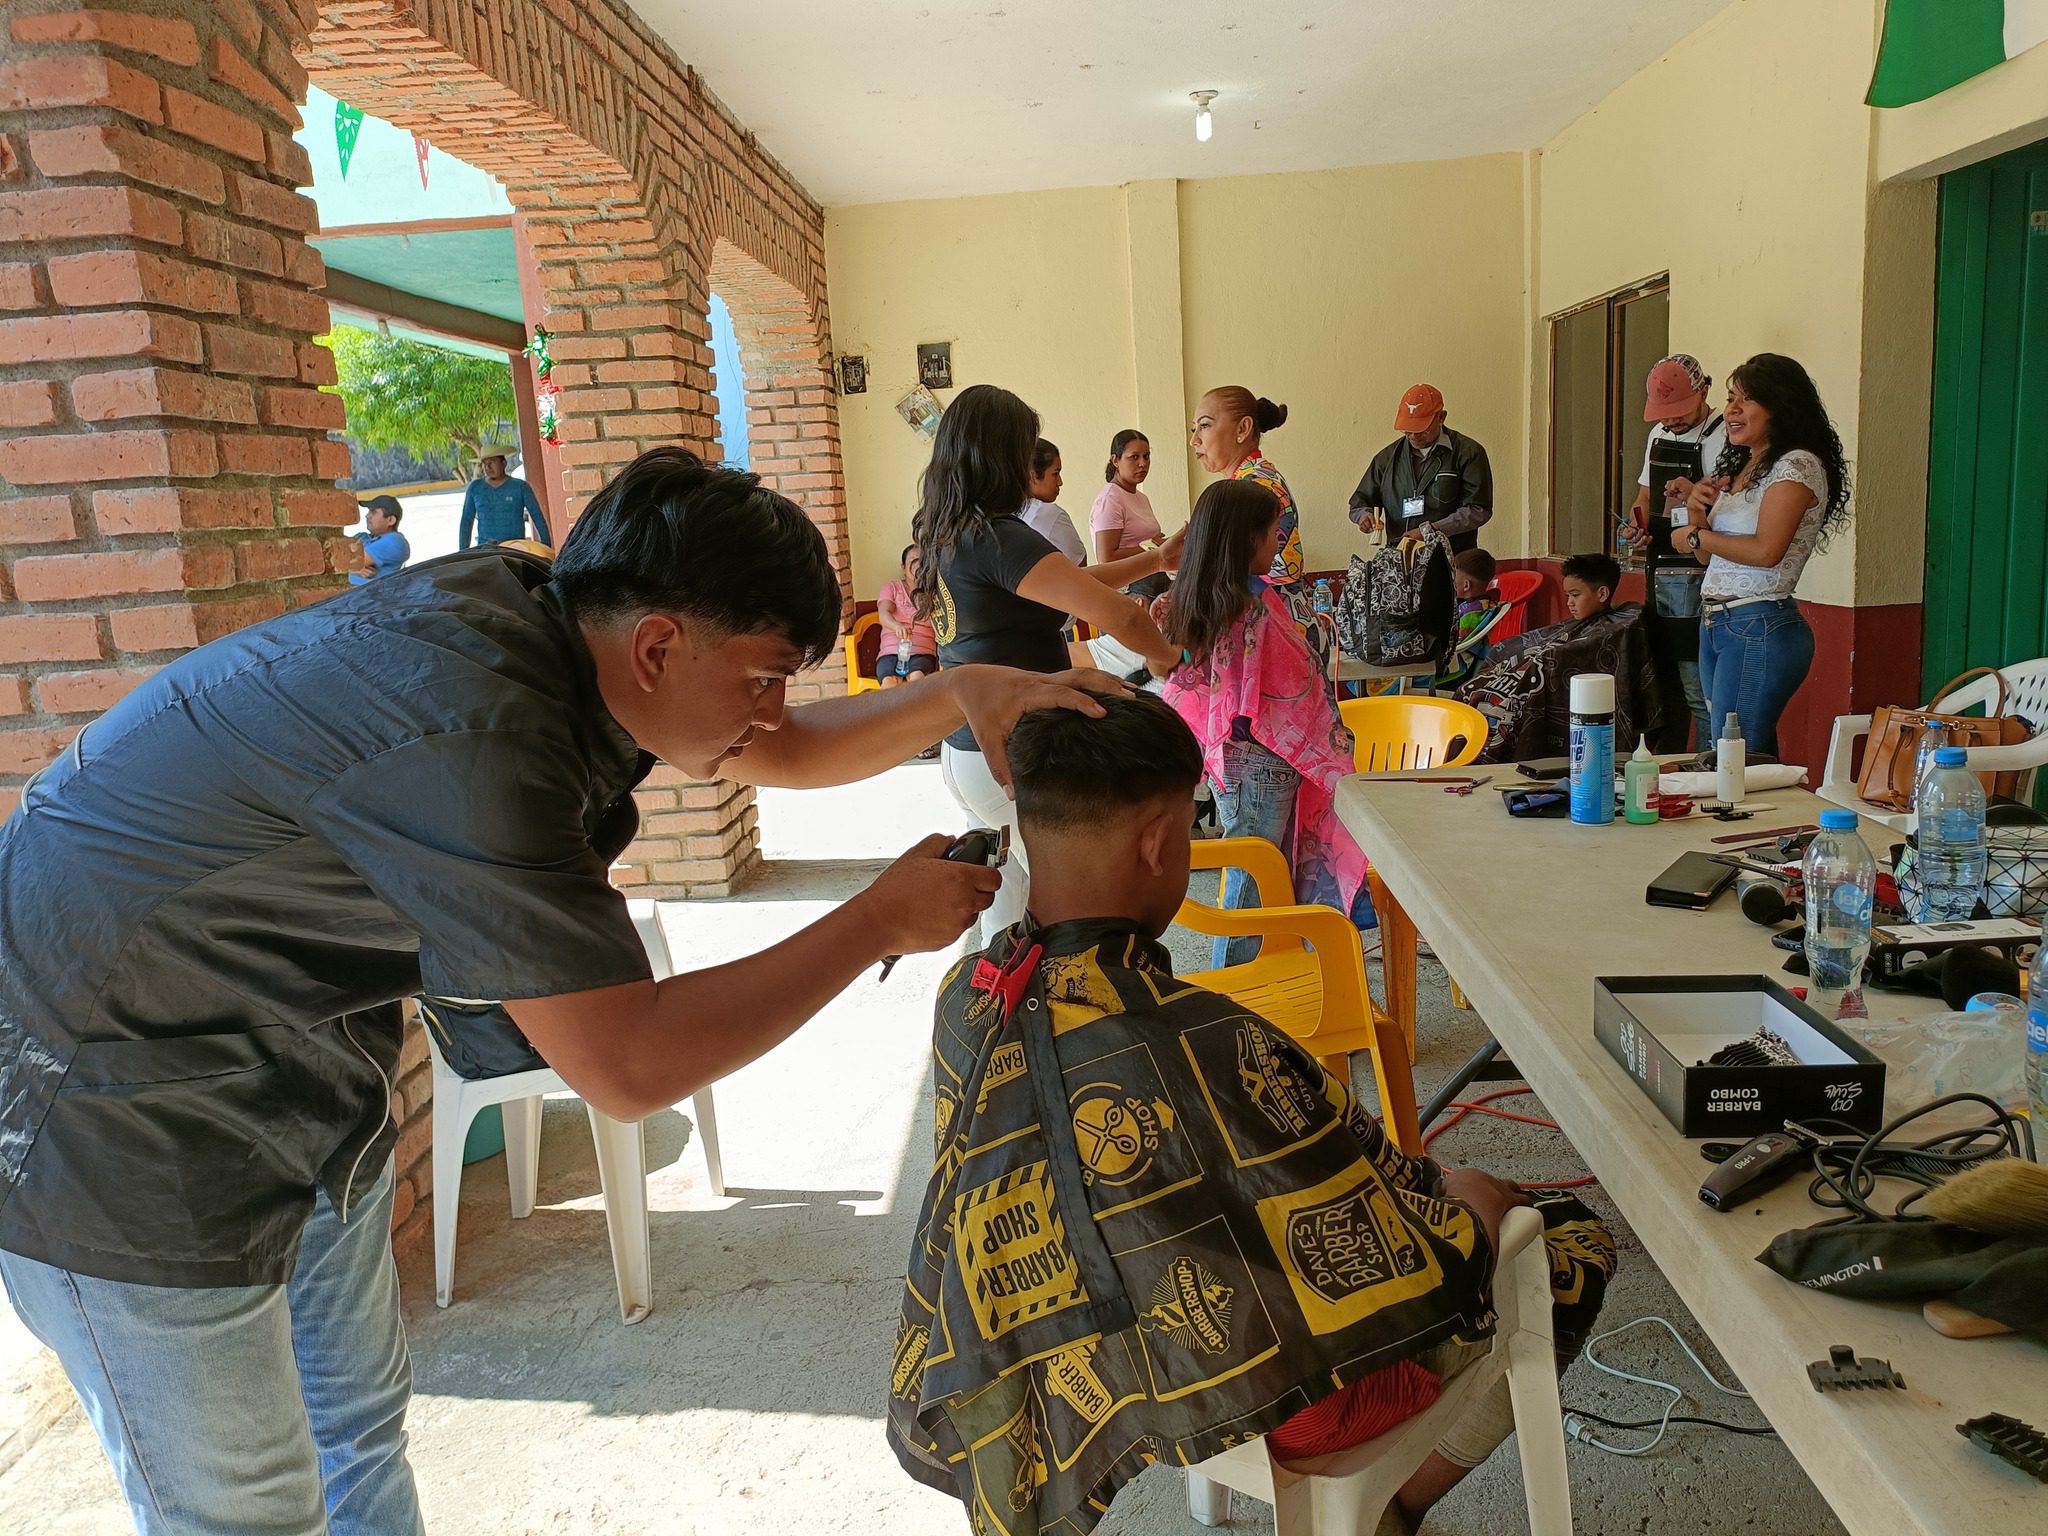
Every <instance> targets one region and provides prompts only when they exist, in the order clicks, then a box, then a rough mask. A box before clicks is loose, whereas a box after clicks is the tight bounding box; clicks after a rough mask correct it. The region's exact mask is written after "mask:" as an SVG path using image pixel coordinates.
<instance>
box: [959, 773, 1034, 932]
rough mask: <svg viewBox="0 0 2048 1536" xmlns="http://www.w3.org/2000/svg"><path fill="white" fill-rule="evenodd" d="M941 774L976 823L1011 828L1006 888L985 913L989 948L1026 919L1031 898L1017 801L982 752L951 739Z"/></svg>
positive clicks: (1005, 871)
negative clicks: (989, 766)
mask: <svg viewBox="0 0 2048 1536" xmlns="http://www.w3.org/2000/svg"><path fill="white" fill-rule="evenodd" d="M939 775H940V777H941V778H943V779H944V780H945V781H946V791H947V793H948V794H950V795H952V797H953V799H954V802H955V803H956V804H958V805H959V807H960V809H961V810H963V811H965V812H966V813H967V814H968V816H969V817H970V818H971V819H972V820H973V822H974V824H975V825H976V826H978V827H989V828H992V829H993V828H1001V827H1008V828H1009V829H1010V860H1009V862H1008V863H1007V864H1005V865H1004V866H1003V884H1002V889H1000V890H998V891H997V892H996V899H995V903H994V905H992V906H991V907H990V908H989V909H988V910H987V911H986V912H984V913H982V914H981V943H982V947H983V948H987V947H988V944H989V942H990V941H991V940H993V939H994V938H995V936H996V935H997V934H999V933H1001V932H1002V931H1003V930H1004V929H1005V928H1008V927H1009V926H1011V924H1013V923H1021V922H1022V921H1023V920H1024V909H1025V906H1026V904H1027V903H1028V902H1029V901H1030V899H1031V870H1030V868H1029V866H1028V865H1027V863H1026V862H1025V858H1024V839H1023V837H1022V836H1021V835H1020V834H1019V833H1018V831H1017V803H1016V801H1014V800H1012V799H1011V798H1010V797H1009V796H1008V795H1007V794H1005V793H1004V792H1003V786H1002V785H1000V784H998V783H997V782H996V779H995V775H994V774H992V773H990V772H989V771H988V760H987V759H986V758H984V757H983V756H982V755H981V754H980V753H979V752H965V751H962V750H961V749H960V748H958V747H956V746H954V745H953V744H952V743H951V742H948V743H947V744H946V745H945V746H944V747H943V748H941V749H940V751H939Z"/></svg>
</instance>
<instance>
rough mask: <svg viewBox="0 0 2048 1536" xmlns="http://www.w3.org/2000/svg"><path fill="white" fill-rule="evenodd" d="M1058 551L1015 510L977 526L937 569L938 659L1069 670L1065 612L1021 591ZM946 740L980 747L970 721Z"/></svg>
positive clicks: (949, 663) (934, 613) (947, 662)
mask: <svg viewBox="0 0 2048 1536" xmlns="http://www.w3.org/2000/svg"><path fill="white" fill-rule="evenodd" d="M1057 554H1059V551H1058V550H1057V549H1055V548H1053V546H1052V542H1051V541H1050V540H1049V539H1047V538H1046V537H1045V535H1044V534H1042V533H1039V532H1038V531H1037V530H1035V529H1033V528H1032V527H1030V526H1029V525H1028V524H1026V523H1025V522H1024V520H1023V519H1022V518H1020V517H1018V516H1016V515H1015V514H1014V513H1011V514H1007V515H1004V516H1001V517H990V518H985V519H982V520H979V521H977V522H976V523H975V524H973V525H972V526H971V527H970V528H969V529H968V530H967V532H966V533H965V534H964V535H962V537H961V539H960V543H959V545H958V546H957V547H956V548H955V549H954V550H953V553H952V555H951V556H950V557H949V558H947V559H946V560H944V561H943V562H941V564H940V567H939V595H938V599H937V601H936V602H935V603H934V604H933V606H932V629H933V631H934V632H935V633H936V634H937V635H938V639H939V661H940V663H941V664H942V665H944V666H948V667H959V666H965V665H967V664H968V663H970V662H990V663H993V664H994V665H996V666H1002V667H1016V668H1019V669H1020V670H1022V671H1025V672H1064V671H1065V670H1066V669H1067V667H1068V666H1069V665H1070V662H1069V661H1068V659H1067V643H1066V640H1065V638H1064V636H1063V635H1062V633H1061V631H1062V629H1063V628H1064V627H1065V625H1066V622H1067V616H1066V615H1065V614H1064V613H1061V612H1060V611H1059V610H1058V609H1056V608H1048V607H1046V606H1045V605H1044V604H1043V603H1034V602H1032V601H1031V600H1030V599H1029V598H1027V597H1019V596H1018V595H1017V587H1018V585H1019V584H1020V583H1021V582H1022V581H1023V580H1024V578H1025V577H1026V576H1027V575H1029V574H1030V572H1031V569H1032V567H1034V566H1036V565H1037V564H1038V563H1039V561H1041V560H1043V559H1044V558H1045V557H1046V556H1047V555H1057ZM1062 558H1064V557H1062ZM946 740H947V742H948V744H950V745H951V746H954V747H957V748H959V749H960V750H962V751H964V752H973V751H977V750H979V749H978V748H977V747H976V746H975V742H974V732H973V731H971V730H969V729H968V728H967V727H965V726H962V727H961V728H960V729H959V730H957V731H955V732H954V733H953V734H952V735H951V736H949V737H947V738H946Z"/></svg>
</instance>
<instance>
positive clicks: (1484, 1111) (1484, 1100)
mask: <svg viewBox="0 0 2048 1536" xmlns="http://www.w3.org/2000/svg"><path fill="white" fill-rule="evenodd" d="M1534 1091H1535V1090H1534V1089H1532V1088H1530V1087H1529V1085H1528V1084H1527V1083H1520V1084H1517V1085H1515V1086H1513V1087H1509V1088H1496V1089H1494V1090H1492V1091H1491V1092H1490V1093H1482V1094H1480V1095H1479V1097H1478V1098H1476V1099H1471V1100H1465V1099H1454V1100H1452V1102H1451V1105H1450V1107H1451V1108H1452V1109H1454V1110H1456V1111H1457V1113H1456V1114H1454V1115H1451V1116H1449V1117H1447V1118H1445V1119H1443V1120H1441V1121H1439V1122H1438V1123H1437V1124H1435V1125H1433V1126H1431V1127H1430V1128H1429V1130H1427V1131H1426V1132H1424V1133H1423V1137H1422V1150H1423V1152H1424V1153H1425V1154H1427V1153H1428V1151H1429V1144H1430V1143H1431V1142H1433V1141H1435V1140H1436V1139H1437V1137H1439V1136H1441V1135H1443V1133H1444V1132H1445V1131H1448V1130H1449V1129H1450V1128H1451V1127H1452V1126H1454V1125H1457V1124H1458V1123H1459V1122H1461V1121H1462V1120H1464V1119H1465V1118H1466V1117H1467V1116H1468V1115H1491V1116H1493V1117H1494V1118H1495V1119H1496V1120H1512V1121H1514V1122H1515V1123H1516V1124H1517V1125H1540V1126H1542V1127H1543V1128H1544V1129H1546V1130H1551V1131H1554V1130H1557V1129H1558V1128H1559V1127H1558V1124H1557V1122H1556V1121H1555V1120H1545V1119H1544V1118H1543V1117H1542V1116H1540V1115H1518V1114H1516V1113H1515V1112H1514V1111H1513V1110H1511V1109H1495V1108H1494V1107H1493V1101H1494V1100H1495V1099H1513V1098H1519V1097H1521V1096H1522V1095H1523V1094H1526V1093H1533V1092H1534ZM1515 1182H1516V1183H1517V1184H1518V1185H1520V1186H1521V1188H1523V1189H1584V1188H1585V1187H1586V1186H1587V1185H1588V1184H1597V1183H1599V1182H1600V1181H1599V1179H1597V1178H1596V1177H1594V1176H1593V1175H1592V1174H1590V1173H1589V1174H1587V1175H1585V1176H1584V1177H1583V1178H1577V1179H1550V1180H1536V1181H1527V1182H1525V1181H1523V1180H1520V1179H1517V1180H1516V1181H1515Z"/></svg>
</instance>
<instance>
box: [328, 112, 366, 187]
mask: <svg viewBox="0 0 2048 1536" xmlns="http://www.w3.org/2000/svg"><path fill="white" fill-rule="evenodd" d="M362 132H363V109H362V108H361V107H352V106H350V105H349V104H348V103H347V102H345V101H337V102H336V103H335V104H334V153H335V156H336V158H338V159H339V160H340V161H341V177H342V180H344V181H346V180H347V179H348V163H349V161H350V160H352V159H353V158H354V157H355V152H356V140H357V139H358V138H360V137H361V136H362Z"/></svg>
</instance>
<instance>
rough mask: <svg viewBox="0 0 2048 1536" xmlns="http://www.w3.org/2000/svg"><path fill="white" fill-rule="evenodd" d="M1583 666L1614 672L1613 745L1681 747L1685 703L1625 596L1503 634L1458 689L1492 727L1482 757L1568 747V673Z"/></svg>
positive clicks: (1512, 757) (1517, 758)
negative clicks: (1604, 606) (1601, 607)
mask: <svg viewBox="0 0 2048 1536" xmlns="http://www.w3.org/2000/svg"><path fill="white" fill-rule="evenodd" d="M1580 672H1605V673H1608V674H1609V675H1610V676H1612V677H1613V679H1614V752H1615V756H1616V757H1617V758H1620V757H1626V756H1627V755H1628V754H1629V753H1630V752H1633V751H1634V750H1635V746H1636V740H1637V738H1638V737H1647V738H1648V739H1649V743H1650V750H1651V751H1653V752H1676V751H1681V750H1683V748H1684V746H1685V732H1686V728H1687V723H1688V722H1687V717H1686V713H1685V709H1684V704H1683V701H1682V700H1681V699H1678V698H1677V697H1676V696H1675V695H1673V693H1672V692H1671V690H1670V688H1669V686H1668V685H1667V684H1666V682H1665V680H1664V678H1663V676H1662V674H1661V673H1660V672H1659V670H1658V667H1657V663H1656V657H1655V654H1654V653H1653V651H1652V649H1651V641H1650V625H1649V624H1648V623H1647V622H1646V620H1645V616H1644V613H1643V610H1642V608H1641V606H1640V605H1638V604H1635V603H1625V604H1623V605H1622V606H1621V607H1619V608H1610V609H1608V610H1607V611H1606V612H1605V613H1596V614H1593V615H1591V616H1590V617H1588V618H1583V619H1568V620H1566V621H1565V622H1564V623H1562V624H1548V625H1545V626H1544V627H1543V628H1542V629H1532V630H1530V631H1529V632H1528V633H1526V634H1520V635H1517V636H1515V637H1514V638H1513V639H1512V640H1503V641H1502V642H1501V643H1500V644H1499V645H1497V646H1495V647H1494V648H1493V650H1492V651H1491V652H1489V653H1488V655H1487V658H1486V660H1484V661H1482V662H1481V663H1480V664H1479V666H1478V668H1477V669H1476V670H1475V671H1474V672H1473V673H1472V676H1471V678H1470V679H1469V680H1468V681H1467V682H1466V683H1465V685H1464V686H1463V687H1462V688H1460V689H1459V690H1458V697H1460V698H1461V699H1463V700H1464V701H1465V702H1466V703H1468V704H1472V705H1475V706H1477V707H1478V708H1479V710H1480V711H1481V712H1482V713H1484V714H1485V716H1486V718H1487V720H1488V722H1489V723H1490V729H1489V732H1488V735H1487V738H1486V750H1485V751H1483V752H1481V753H1480V754H1479V761H1480V762H1482V763H1518V762H1523V761H1526V760H1527V759H1529V758H1532V757H1561V756H1563V755H1564V754H1565V753H1566V752H1567V751H1568V750H1569V749H1570V746H1571V680H1572V677H1573V676H1574V674H1576V673H1580Z"/></svg>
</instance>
